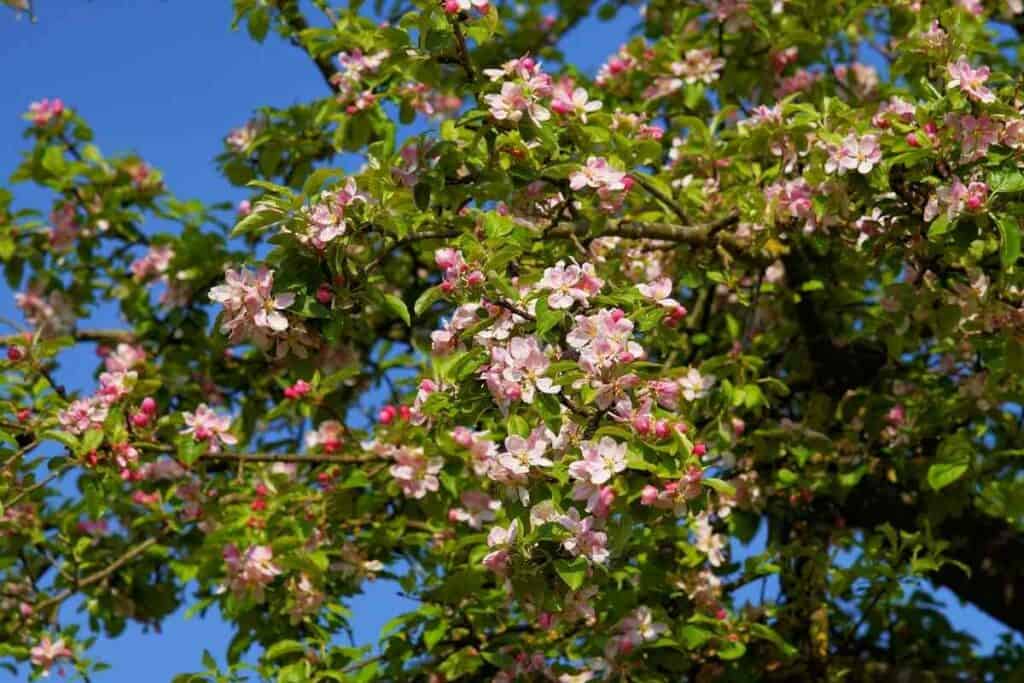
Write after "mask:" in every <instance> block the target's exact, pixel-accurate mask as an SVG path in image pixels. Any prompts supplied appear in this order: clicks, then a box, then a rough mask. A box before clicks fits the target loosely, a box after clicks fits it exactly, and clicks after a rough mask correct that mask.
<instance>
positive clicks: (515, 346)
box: [481, 337, 562, 406]
mask: <svg viewBox="0 0 1024 683" xmlns="http://www.w3.org/2000/svg"><path fill="white" fill-rule="evenodd" d="M550 364H551V362H550V361H549V360H548V357H547V355H546V354H545V353H544V351H543V350H542V349H541V348H540V344H539V343H538V342H537V338H536V337H513V338H512V339H511V340H510V341H509V343H508V346H494V347H492V348H491V362H490V364H488V365H487V366H486V367H485V368H483V369H482V371H481V374H482V377H483V379H484V382H485V383H486V384H487V388H488V389H489V390H490V392H491V395H492V396H493V397H494V399H495V400H496V401H497V402H498V404H499V405H501V406H507V405H508V404H509V403H510V402H512V401H522V402H524V403H533V399H534V396H535V392H536V391H540V392H542V393H545V394H557V393H558V392H559V391H561V389H562V388H561V387H560V386H558V385H556V384H555V383H554V382H553V381H552V380H551V378H549V377H545V376H544V374H545V373H546V372H547V369H548V366H549V365H550Z"/></svg>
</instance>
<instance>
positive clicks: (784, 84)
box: [773, 69, 821, 99]
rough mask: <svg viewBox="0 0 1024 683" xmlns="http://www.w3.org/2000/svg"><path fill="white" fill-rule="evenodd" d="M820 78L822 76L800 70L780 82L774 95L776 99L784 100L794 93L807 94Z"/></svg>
mask: <svg viewBox="0 0 1024 683" xmlns="http://www.w3.org/2000/svg"><path fill="white" fill-rule="evenodd" d="M820 78H821V74H818V73H814V72H812V71H808V70H807V69H798V70H797V71H796V73H794V74H793V75H792V76H788V77H786V78H783V79H782V80H781V81H779V86H778V87H777V88H775V92H774V93H773V94H774V95H775V97H777V98H779V99H782V98H783V97H786V96H788V95H792V94H793V93H798V92H806V91H808V90H810V89H811V88H813V87H814V84H815V83H817V82H818V79H820Z"/></svg>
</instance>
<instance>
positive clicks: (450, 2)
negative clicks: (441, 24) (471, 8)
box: [444, 0, 459, 14]
mask: <svg viewBox="0 0 1024 683" xmlns="http://www.w3.org/2000/svg"><path fill="white" fill-rule="evenodd" d="M444 11H445V12H447V13H448V14H458V12H459V3H458V2H456V0H445V3H444Z"/></svg>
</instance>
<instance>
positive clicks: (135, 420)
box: [132, 413, 149, 427]
mask: <svg viewBox="0 0 1024 683" xmlns="http://www.w3.org/2000/svg"><path fill="white" fill-rule="evenodd" d="M132 424H133V425H135V426H136V427H145V426H146V425H148V424H149V415H147V414H146V413H135V414H134V415H132Z"/></svg>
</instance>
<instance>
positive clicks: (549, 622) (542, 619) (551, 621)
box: [537, 612, 555, 631]
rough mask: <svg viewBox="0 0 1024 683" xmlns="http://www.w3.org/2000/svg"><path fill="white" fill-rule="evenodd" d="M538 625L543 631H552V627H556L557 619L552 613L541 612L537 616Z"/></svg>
mask: <svg viewBox="0 0 1024 683" xmlns="http://www.w3.org/2000/svg"><path fill="white" fill-rule="evenodd" d="M537 625H538V626H540V627H541V629H543V630H545V631H547V630H548V629H550V628H551V627H552V626H554V625H555V617H554V615H553V614H551V613H550V612H541V613H540V614H539V615H538V616H537Z"/></svg>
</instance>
